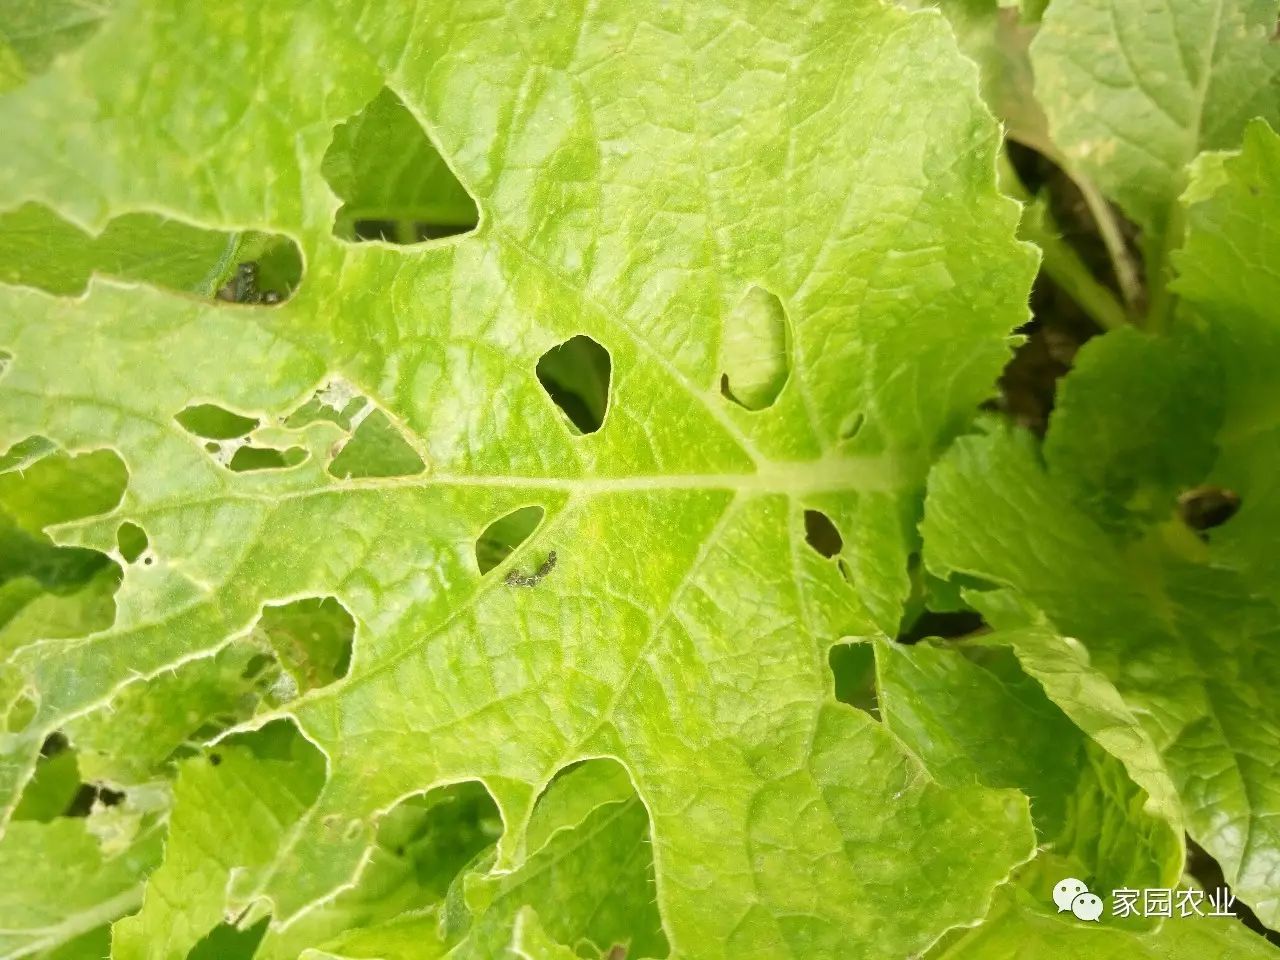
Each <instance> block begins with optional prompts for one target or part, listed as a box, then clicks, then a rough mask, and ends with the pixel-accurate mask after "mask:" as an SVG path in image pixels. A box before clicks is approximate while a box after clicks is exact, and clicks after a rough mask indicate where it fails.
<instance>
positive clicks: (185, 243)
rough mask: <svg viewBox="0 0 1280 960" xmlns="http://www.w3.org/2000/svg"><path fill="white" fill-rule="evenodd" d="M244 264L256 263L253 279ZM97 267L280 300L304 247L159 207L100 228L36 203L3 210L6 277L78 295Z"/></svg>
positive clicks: (177, 287) (145, 279) (1, 273)
mask: <svg viewBox="0 0 1280 960" xmlns="http://www.w3.org/2000/svg"><path fill="white" fill-rule="evenodd" d="M55 254H56V255H55ZM242 264H252V265H253V266H252V272H253V274H254V277H253V284H252V286H249V285H246V280H247V279H248V278H247V276H245V275H244V274H243V272H242V271H241V270H240V269H239V265H242ZM95 274H97V275H101V276H106V277H115V278H117V279H121V280H130V281H134V282H138V283H145V284H149V285H151V286H153V287H158V288H160V289H163V290H173V291H176V292H178V293H186V294H192V295H195V296H198V297H208V298H213V297H217V298H219V299H223V300H228V299H239V300H240V302H251V303H268V302H279V301H280V300H284V299H287V298H288V296H289V294H290V292H291V291H292V290H294V289H295V288H296V287H297V286H298V284H299V282H300V281H301V277H302V254H301V253H300V252H299V250H298V246H297V244H296V243H294V242H293V241H292V240H290V239H289V238H288V237H284V236H280V235H278V234H267V233H255V232H251V231H250V232H243V233H228V232H223V231H219V230H206V229H204V228H202V227H196V226H192V225H191V224H187V223H183V222H181V221H179V220H170V219H166V218H165V217H161V216H158V215H156V214H153V213H127V214H123V215H121V216H119V217H116V218H115V219H113V220H112V221H111V222H110V223H108V224H107V225H106V227H105V228H104V229H103V231H102V232H101V233H100V234H98V235H96V236H94V235H92V234H89V233H86V232H85V231H83V230H81V229H80V228H79V227H78V226H76V225H75V224H73V223H71V222H70V221H68V220H64V219H63V218H62V217H60V216H59V215H58V214H56V213H54V212H53V211H52V210H51V209H49V208H48V207H45V206H43V205H41V204H37V203H28V204H25V205H23V206H21V207H17V208H16V209H14V210H10V211H8V212H6V213H3V214H0V283H8V284H14V285H18V286H26V287H35V288H37V289H40V290H44V291H47V292H48V293H53V294H58V295H61V296H75V295H78V294H80V293H83V292H84V290H85V287H86V286H87V285H88V282H89V278H90V277H92V276H93V275H95ZM237 283H239V286H237ZM268 293H270V294H272V296H270V297H269V296H267V294H268ZM236 294H239V296H237V295H236Z"/></svg>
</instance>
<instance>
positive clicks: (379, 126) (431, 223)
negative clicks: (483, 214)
mask: <svg viewBox="0 0 1280 960" xmlns="http://www.w3.org/2000/svg"><path fill="white" fill-rule="evenodd" d="M321 171H322V172H323V173H324V176H325V179H326V180H328V181H329V186H330V187H332V188H333V192H334V193H335V194H337V195H338V197H339V198H340V199H341V200H342V201H343V203H342V207H341V209H339V210H338V214H337V217H336V218H335V220H334V224H333V232H334V233H335V234H336V235H337V236H338V237H339V238H341V239H343V240H346V241H348V242H352V243H358V242H361V241H365V240H381V241H384V242H386V243H396V244H413V243H421V242H422V241H425V240H435V239H439V238H440V237H450V236H455V235H457V234H461V233H466V232H468V231H471V230H474V229H475V227H476V224H477V222H478V221H479V218H480V214H479V210H478V209H477V207H476V202H475V200H474V199H473V198H472V197H471V195H470V194H469V193H468V192H467V190H466V188H465V187H464V186H463V185H462V184H461V183H460V182H459V181H458V178H457V177H456V176H454V173H453V171H452V170H450V169H449V166H448V164H446V163H445V161H444V158H443V157H441V156H440V151H439V150H438V149H436V147H435V145H434V144H433V143H432V142H431V140H430V138H429V137H428V136H427V134H426V132H425V131H424V130H423V129H422V126H421V125H420V124H419V123H418V121H417V120H416V119H415V118H414V116H413V114H412V113H410V112H409V110H408V108H407V107H405V105H404V104H403V103H402V102H401V101H400V99H399V97H397V96H396V95H395V94H394V93H392V92H391V91H390V90H387V89H385V88H384V89H383V90H382V91H381V92H380V93H379V94H378V95H377V96H376V97H374V98H373V100H371V101H370V102H369V103H368V105H367V106H365V108H364V109H363V110H361V111H360V112H359V113H357V114H356V115H355V116H353V117H352V118H351V119H349V120H348V121H346V122H345V123H343V124H340V125H339V126H338V128H337V129H336V130H334V133H333V142H332V143H331V144H330V145H329V149H328V151H327V152H326V153H325V156H324V161H323V164H322V166H321Z"/></svg>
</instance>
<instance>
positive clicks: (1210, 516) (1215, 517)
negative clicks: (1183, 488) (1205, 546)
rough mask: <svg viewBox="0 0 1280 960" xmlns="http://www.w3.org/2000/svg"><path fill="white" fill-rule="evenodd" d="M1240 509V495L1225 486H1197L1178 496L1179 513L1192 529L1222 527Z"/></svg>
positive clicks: (1202, 529)
mask: <svg viewBox="0 0 1280 960" xmlns="http://www.w3.org/2000/svg"><path fill="white" fill-rule="evenodd" d="M1239 511H1240V495H1239V494H1238V493H1236V492H1235V491H1234V490H1228V489H1226V488H1225V487H1196V488H1195V489H1194V490H1188V491H1187V492H1186V493H1184V494H1183V495H1182V496H1180V497H1179V498H1178V513H1179V514H1180V515H1181V517H1182V520H1183V522H1184V523H1185V524H1186V525H1187V526H1189V527H1190V528H1191V529H1192V530H1200V531H1204V530H1212V529H1213V528H1214V527H1220V526H1222V525H1223V524H1224V523H1226V522H1227V521H1228V520H1230V519H1231V518H1232V517H1234V516H1235V515H1236V514H1237V513H1238V512H1239Z"/></svg>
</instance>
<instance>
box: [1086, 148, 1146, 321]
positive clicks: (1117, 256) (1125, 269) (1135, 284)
mask: <svg viewBox="0 0 1280 960" xmlns="http://www.w3.org/2000/svg"><path fill="white" fill-rule="evenodd" d="M1068 173H1070V176H1071V178H1072V179H1073V180H1075V182H1076V186H1077V187H1079V188H1080V193H1081V195H1082V196H1083V197H1084V202H1085V204H1086V205H1087V206H1088V207H1089V213H1090V214H1091V215H1092V216H1093V222H1094V223H1095V224H1096V225H1097V227H1098V235H1099V236H1100V237H1101V238H1102V244H1103V246H1104V247H1106V249H1107V256H1108V257H1110V258H1111V269H1112V270H1113V271H1115V275H1116V285H1117V286H1119V287H1120V295H1121V296H1122V297H1123V298H1124V302H1125V306H1126V307H1127V308H1128V310H1129V311H1130V312H1134V311H1136V310H1137V308H1138V304H1139V303H1140V302H1141V301H1142V278H1141V276H1139V274H1138V266H1137V264H1135V263H1134V262H1133V257H1132V256H1130V255H1129V247H1128V245H1127V244H1126V243H1125V239H1124V235H1123V234H1122V233H1121V232H1120V224H1119V222H1118V221H1117V220H1116V216H1115V214H1114V213H1113V212H1112V210H1111V205H1110V204H1109V203H1107V200H1106V198H1105V197H1103V195H1102V194H1101V193H1099V192H1098V188H1097V187H1096V186H1094V184H1093V181H1092V180H1090V179H1089V178H1088V177H1086V176H1084V175H1083V174H1079V173H1071V172H1070V171H1068Z"/></svg>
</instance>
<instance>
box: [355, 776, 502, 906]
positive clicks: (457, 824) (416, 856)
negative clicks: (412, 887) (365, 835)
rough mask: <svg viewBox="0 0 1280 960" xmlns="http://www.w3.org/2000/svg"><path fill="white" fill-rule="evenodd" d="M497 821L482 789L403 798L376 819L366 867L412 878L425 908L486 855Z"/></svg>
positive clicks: (469, 784) (456, 786)
mask: <svg viewBox="0 0 1280 960" xmlns="http://www.w3.org/2000/svg"><path fill="white" fill-rule="evenodd" d="M501 836H502V815H501V814H500V813H499V811H498V805H497V804H496V803H495V802H494V800H493V797H492V796H491V795H490V794H489V791H488V790H486V789H485V788H484V785H483V784H481V783H479V782H477V781H475V780H464V781H462V782H461V783H451V784H449V785H447V786H442V787H437V788H436V789H434V790H428V791H427V792H425V793H416V794H413V795H412V796H409V797H406V798H405V799H403V800H401V801H400V802H399V803H397V804H396V805H395V806H394V807H392V808H391V809H390V810H388V811H387V812H386V813H385V814H383V815H382V816H381V817H380V818H379V819H378V826H377V832H376V840H375V842H374V847H373V851H372V861H373V862H374V863H375V864H376V865H377V867H375V868H374V869H377V868H378V867H386V868H388V869H391V865H392V864H395V865H397V866H398V867H399V870H397V872H400V871H403V870H406V869H407V871H408V872H409V873H410V874H411V875H416V876H417V878H418V879H417V882H418V884H419V885H420V886H421V887H422V888H423V889H422V899H423V900H424V901H426V902H433V901H437V900H443V899H444V897H445V895H446V894H447V893H448V892H449V886H450V884H451V883H452V882H453V879H454V878H455V877H456V876H457V875H459V874H460V873H461V872H462V870H463V869H464V868H467V867H469V866H472V865H473V863H474V861H476V859H477V858H478V857H481V856H483V855H484V854H485V853H486V851H492V849H493V846H494V844H495V843H496V842H497V841H498V838H499V837H501Z"/></svg>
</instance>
